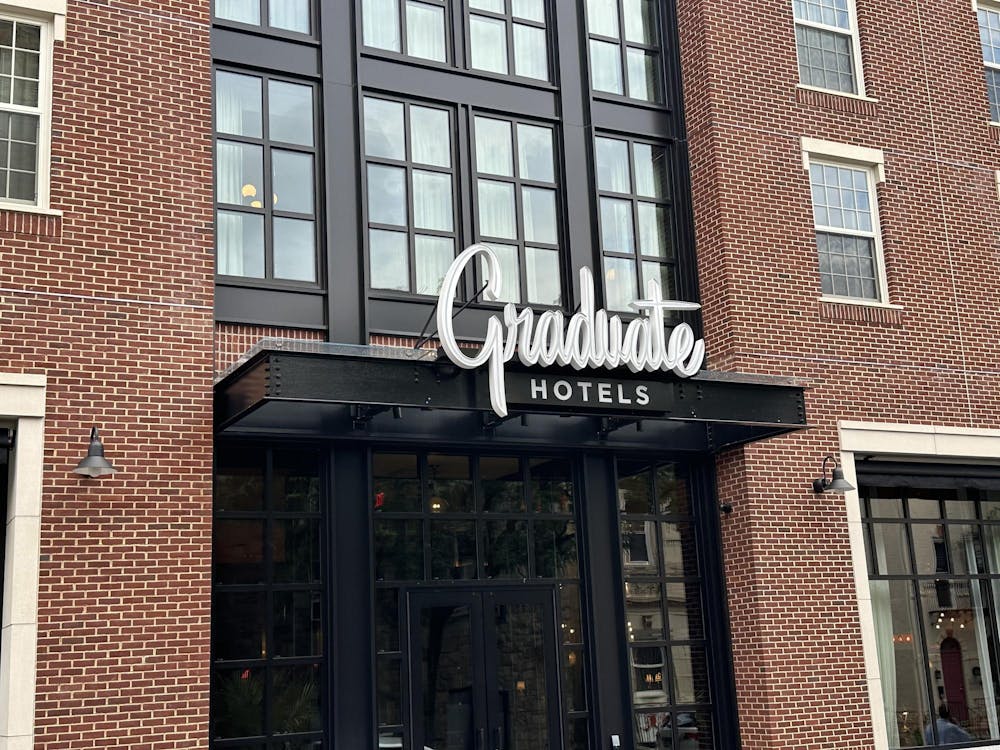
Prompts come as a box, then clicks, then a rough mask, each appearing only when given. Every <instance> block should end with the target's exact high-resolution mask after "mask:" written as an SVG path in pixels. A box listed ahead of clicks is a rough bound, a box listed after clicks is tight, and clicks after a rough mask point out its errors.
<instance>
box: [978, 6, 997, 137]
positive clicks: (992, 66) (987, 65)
mask: <svg viewBox="0 0 1000 750" xmlns="http://www.w3.org/2000/svg"><path fill="white" fill-rule="evenodd" d="M980 8H987V9H989V10H991V11H993V12H994V13H1000V3H995V2H990V0H973V2H972V9H973V10H974V11H975V13H976V30H977V31H978V30H979V9H980ZM983 68H989V69H990V70H996V71H1000V64H997V63H988V62H986V59H985V58H984V59H983ZM986 105H987V106H989V94H988V93H987V97H986ZM990 125H1000V120H993V119H991V120H990Z"/></svg>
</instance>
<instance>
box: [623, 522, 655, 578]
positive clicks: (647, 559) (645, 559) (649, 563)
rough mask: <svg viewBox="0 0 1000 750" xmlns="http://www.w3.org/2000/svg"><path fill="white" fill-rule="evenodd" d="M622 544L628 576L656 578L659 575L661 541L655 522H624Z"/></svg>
mask: <svg viewBox="0 0 1000 750" xmlns="http://www.w3.org/2000/svg"><path fill="white" fill-rule="evenodd" d="M621 544H622V561H623V563H624V565H625V574H626V575H630V576H632V575H650V576H655V575H657V574H658V573H659V570H658V569H657V567H656V558H657V550H658V548H659V540H658V539H657V538H656V523H655V522H654V521H622V522H621Z"/></svg>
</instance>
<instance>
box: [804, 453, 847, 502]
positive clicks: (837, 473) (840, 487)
mask: <svg viewBox="0 0 1000 750" xmlns="http://www.w3.org/2000/svg"><path fill="white" fill-rule="evenodd" d="M827 461H829V462H830V463H832V464H833V471H831V472H830V477H831V478H830V479H827V478H826V462H827ZM853 489H854V485H853V484H851V483H850V482H848V481H847V480H846V479H844V470H843V469H841V468H840V465H839V464H838V463H837V459H835V458H834V457H833V456H826V457H825V458H824V459H823V476H822V477H820V478H819V479H814V480H813V491H814V492H836V493H838V494H841V495H842V494H844V493H845V492H850V491H851V490H853Z"/></svg>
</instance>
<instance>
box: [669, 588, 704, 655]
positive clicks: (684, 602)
mask: <svg viewBox="0 0 1000 750" xmlns="http://www.w3.org/2000/svg"><path fill="white" fill-rule="evenodd" d="M666 589H667V622H668V624H669V626H670V638H671V639H672V640H675V641H687V640H693V639H696V638H704V637H705V625H704V620H703V618H702V614H701V588H700V584H699V583H698V582H696V581H692V582H684V583H681V582H670V583H667V584H666Z"/></svg>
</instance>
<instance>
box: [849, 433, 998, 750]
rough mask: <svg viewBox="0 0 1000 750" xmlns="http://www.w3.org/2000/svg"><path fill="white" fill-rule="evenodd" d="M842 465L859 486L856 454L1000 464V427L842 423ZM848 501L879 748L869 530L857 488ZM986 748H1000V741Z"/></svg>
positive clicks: (881, 732)
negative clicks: (866, 534)
mask: <svg viewBox="0 0 1000 750" xmlns="http://www.w3.org/2000/svg"><path fill="white" fill-rule="evenodd" d="M837 427H838V429H839V433H840V449H841V452H840V465H841V468H842V469H843V470H844V478H845V479H846V480H847V481H848V482H850V483H851V484H852V485H854V486H855V487H857V486H858V475H857V468H856V464H855V456H880V457H886V458H892V457H896V458H900V459H907V460H915V459H916V460H920V459H924V460H926V461H928V462H935V461H938V462H940V461H963V462H966V463H977V462H979V463H986V462H989V463H993V464H1000V430H985V429H976V428H968V427H942V426H937V425H914V424H889V423H878V422H850V421H841V422H838V424H837ZM843 498H844V502H845V503H846V510H847V522H848V531H849V535H850V541H851V554H852V558H853V564H854V580H855V588H856V591H857V597H858V615H859V618H860V621H861V639H862V646H863V649H864V655H865V676H866V679H867V683H868V696H869V701H870V704H871V720H872V727H873V730H874V735H875V748H876V750H887V748H888V747H889V740H888V731H887V728H886V720H885V703H884V701H883V698H882V678H881V674H880V672H879V662H878V647H877V638H876V631H875V616H874V611H873V608H872V600H871V588H870V586H869V582H868V561H867V558H866V551H865V541H864V529H863V526H862V520H861V506H860V501H859V497H858V492H857V490H854V491H852V492H846V493H844V495H843ZM981 750H1000V744H997V745H989V746H984V747H982V748H981Z"/></svg>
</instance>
